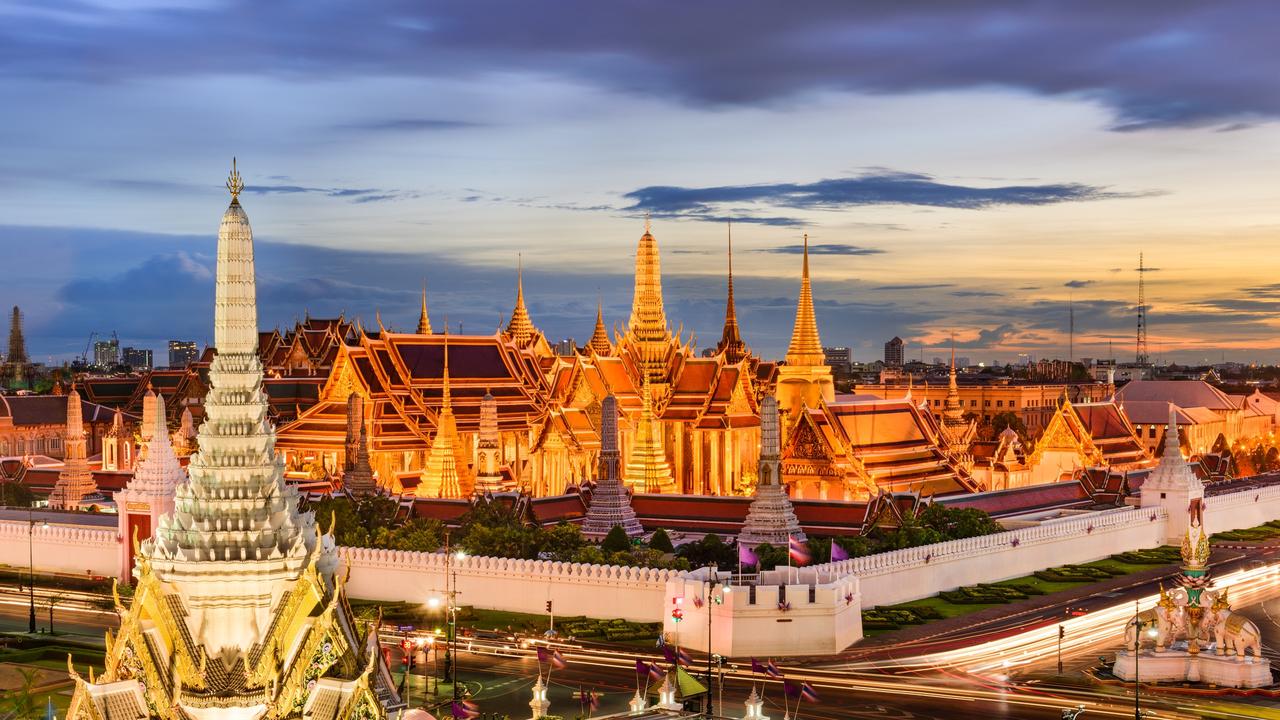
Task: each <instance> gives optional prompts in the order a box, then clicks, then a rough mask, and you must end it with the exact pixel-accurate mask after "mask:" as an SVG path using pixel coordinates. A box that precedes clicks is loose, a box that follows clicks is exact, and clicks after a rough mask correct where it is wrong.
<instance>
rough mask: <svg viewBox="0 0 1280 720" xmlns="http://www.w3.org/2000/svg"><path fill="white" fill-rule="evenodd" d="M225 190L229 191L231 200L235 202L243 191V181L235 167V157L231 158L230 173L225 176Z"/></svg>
mask: <svg viewBox="0 0 1280 720" xmlns="http://www.w3.org/2000/svg"><path fill="white" fill-rule="evenodd" d="M227 190H230V191H231V202H235V201H236V200H237V199H238V198H239V197H240V193H242V192H244V181H243V180H241V179H240V171H239V170H237V169H236V159H235V158H234V157H232V158H231V174H230V175H228V176H227Z"/></svg>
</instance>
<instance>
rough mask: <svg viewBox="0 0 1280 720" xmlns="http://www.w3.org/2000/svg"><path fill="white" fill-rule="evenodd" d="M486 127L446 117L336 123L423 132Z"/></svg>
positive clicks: (374, 129)
mask: <svg viewBox="0 0 1280 720" xmlns="http://www.w3.org/2000/svg"><path fill="white" fill-rule="evenodd" d="M478 127H485V123H478V122H471V121H470V120H450V119H446V118H392V119H388V120H368V121H365V122H354V123H347V124H342V125H336V126H335V128H336V129H338V130H368V131H372V132H422V131H432V130H466V129H469V128H478Z"/></svg>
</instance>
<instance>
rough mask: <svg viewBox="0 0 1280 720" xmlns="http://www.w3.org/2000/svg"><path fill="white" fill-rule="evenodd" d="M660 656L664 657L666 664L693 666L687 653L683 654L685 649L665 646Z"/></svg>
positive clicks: (692, 661)
mask: <svg viewBox="0 0 1280 720" xmlns="http://www.w3.org/2000/svg"><path fill="white" fill-rule="evenodd" d="M662 655H663V657H666V659H667V662H671V664H673V665H684V666H686V667H687V666H690V665H692V664H694V659H692V657H689V653H687V652H685V648H682V647H671V646H669V644H668V646H666V647H663V648H662Z"/></svg>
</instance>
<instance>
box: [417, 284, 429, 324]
mask: <svg viewBox="0 0 1280 720" xmlns="http://www.w3.org/2000/svg"><path fill="white" fill-rule="evenodd" d="M418 334H419V335H430V334H431V316H430V315H428V314H427V281H426V279H425V278H424V279H423V280H422V309H421V310H420V311H419V312H418Z"/></svg>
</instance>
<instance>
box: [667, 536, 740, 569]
mask: <svg viewBox="0 0 1280 720" xmlns="http://www.w3.org/2000/svg"><path fill="white" fill-rule="evenodd" d="M676 555H677V556H678V557H682V558H684V559H685V560H688V561H689V565H690V566H692V567H703V566H705V565H707V564H709V563H715V565H716V566H717V567H719V568H721V569H722V570H727V569H729V568H732V567H736V565H737V562H738V556H737V553H736V552H735V551H734V549H733V548H732V547H730V546H729V545H725V544H724V541H723V540H721V539H720V536H719V535H716V534H714V533H712V534H708V535H707V536H706V537H704V538H702V539H701V540H699V541H697V542H691V543H685V544H684V545H681V546H680V547H679V548H677V549H676Z"/></svg>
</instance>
